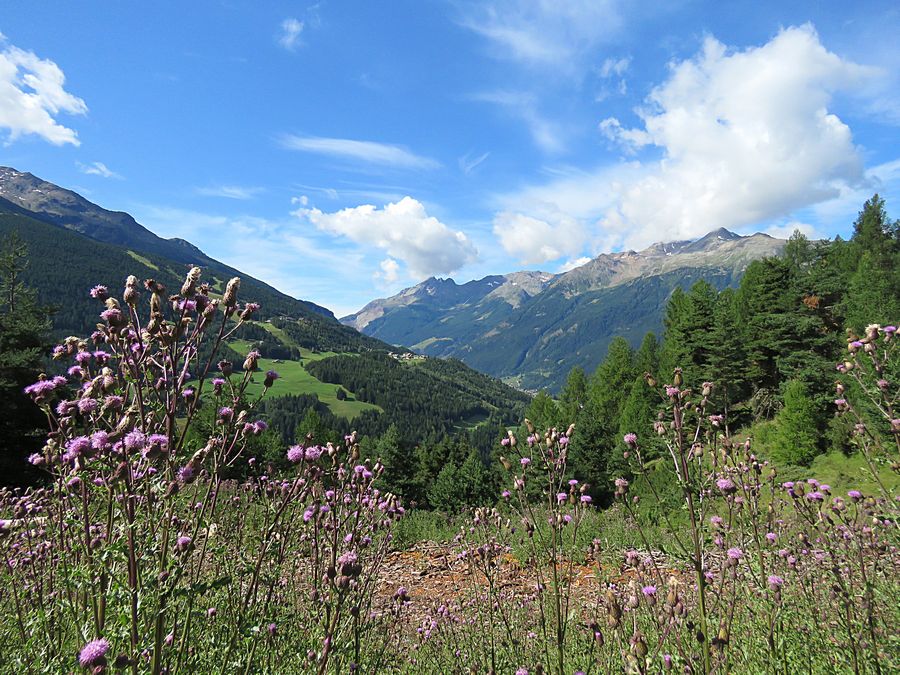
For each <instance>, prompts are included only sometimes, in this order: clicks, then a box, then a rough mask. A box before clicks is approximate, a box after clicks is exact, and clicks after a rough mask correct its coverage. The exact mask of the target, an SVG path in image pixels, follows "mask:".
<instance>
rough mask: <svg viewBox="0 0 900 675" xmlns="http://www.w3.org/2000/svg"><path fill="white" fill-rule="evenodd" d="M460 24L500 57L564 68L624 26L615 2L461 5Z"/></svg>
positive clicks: (525, 0) (506, 0) (526, 0)
mask: <svg viewBox="0 0 900 675" xmlns="http://www.w3.org/2000/svg"><path fill="white" fill-rule="evenodd" d="M462 9H463V17H462V20H461V24H462V25H463V26H465V27H466V28H468V29H470V30H472V31H474V32H475V33H477V34H479V35H481V36H482V37H484V38H486V39H487V40H488V41H489V42H490V43H491V44H492V45H493V47H494V48H495V53H496V55H497V56H499V57H501V58H507V59H512V60H515V61H519V62H522V63H525V64H528V65H540V66H554V67H557V68H565V69H568V68H570V67H571V66H573V65H574V64H575V62H576V61H577V60H578V59H579V57H580V56H582V55H583V54H584V53H585V52H586V51H588V50H589V49H590V48H591V47H594V46H596V45H597V44H599V43H600V42H602V41H603V40H605V39H607V38H609V37H610V36H612V35H615V34H616V33H617V32H618V31H619V30H621V28H622V25H623V20H622V11H621V8H620V3H619V2H618V1H617V0H566V2H559V1H558V0H492V1H490V2H484V1H478V2H471V3H468V4H464V5H462Z"/></svg>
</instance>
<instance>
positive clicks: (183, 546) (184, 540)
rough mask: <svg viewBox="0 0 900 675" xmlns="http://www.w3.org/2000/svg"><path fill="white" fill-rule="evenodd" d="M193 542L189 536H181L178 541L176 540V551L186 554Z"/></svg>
mask: <svg viewBox="0 0 900 675" xmlns="http://www.w3.org/2000/svg"><path fill="white" fill-rule="evenodd" d="M191 543H192V540H191V538H190V537H188V536H187V535H181V536H180V537H178V539H176V540H175V550H176V551H179V552H182V553H183V552H184V551H187V550H188V549H190V547H191Z"/></svg>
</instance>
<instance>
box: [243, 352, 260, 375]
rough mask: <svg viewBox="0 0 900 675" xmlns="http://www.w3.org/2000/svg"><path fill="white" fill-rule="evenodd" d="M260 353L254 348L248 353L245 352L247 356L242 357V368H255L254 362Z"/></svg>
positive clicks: (246, 369)
mask: <svg viewBox="0 0 900 675" xmlns="http://www.w3.org/2000/svg"><path fill="white" fill-rule="evenodd" d="M259 357H260V353H259V352H258V351H256V350H255V349H254V350H252V351H251V352H250V353H249V354H247V358H246V359H244V370H245V371H247V372H250V371H253V370H256V367H257V366H256V363H257V361H259Z"/></svg>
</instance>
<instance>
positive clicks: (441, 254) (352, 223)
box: [294, 197, 477, 276]
mask: <svg viewBox="0 0 900 675" xmlns="http://www.w3.org/2000/svg"><path fill="white" fill-rule="evenodd" d="M294 215H296V216H297V217H299V218H302V219H304V220H306V221H308V222H310V223H312V224H313V225H315V226H316V227H317V228H319V229H320V230H322V231H324V232H329V233H331V234H337V235H341V236H344V237H347V238H348V239H350V240H352V241H354V242H356V243H358V244H364V245H368V246H374V247H376V248H379V249H381V250H383V251H385V252H386V253H387V254H388V255H389V256H390V257H391V258H394V259H397V260H402V261H403V262H404V263H405V264H406V265H407V266H408V267H409V269H410V270H411V271H412V273H413V274H414V275H416V276H430V275H433V274H449V273H450V272H453V271H454V270H457V269H459V268H460V267H462V266H463V265H464V264H466V263H467V262H470V261H472V260H474V259H475V258H476V256H477V251H476V250H475V247H474V246H473V245H472V243H471V242H470V241H469V239H468V238H467V237H466V235H465V234H464V233H463V232H459V231H453V230H451V229H450V228H449V227H447V226H446V225H445V224H444V223H442V222H440V221H439V220H438V219H437V218H434V217H433V216H429V215H428V214H427V213H426V211H425V207H424V206H423V205H422V204H421V203H420V202H418V201H416V200H415V199H413V198H412V197H404V198H403V199H401V200H400V201H399V202H396V203H391V204H388V205H387V206H385V207H384V208H383V209H379V208H376V207H375V206H372V205H369V204H366V205H362V206H356V207H353V208H346V209H342V210H340V211H336V212H334V213H323V212H322V211H320V210H318V209H315V208H313V209H306V208H301V209H298V210H297V211H294Z"/></svg>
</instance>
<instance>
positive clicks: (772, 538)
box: [766, 532, 778, 544]
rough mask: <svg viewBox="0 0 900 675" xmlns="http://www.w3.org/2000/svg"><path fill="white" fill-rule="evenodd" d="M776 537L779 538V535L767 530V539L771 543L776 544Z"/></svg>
mask: <svg viewBox="0 0 900 675" xmlns="http://www.w3.org/2000/svg"><path fill="white" fill-rule="evenodd" d="M776 539H778V535H777V534H775V533H774V532H767V533H766V540H767V541H768V542H769V543H770V544H774V543H775V540H776Z"/></svg>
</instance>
